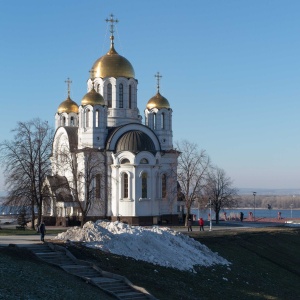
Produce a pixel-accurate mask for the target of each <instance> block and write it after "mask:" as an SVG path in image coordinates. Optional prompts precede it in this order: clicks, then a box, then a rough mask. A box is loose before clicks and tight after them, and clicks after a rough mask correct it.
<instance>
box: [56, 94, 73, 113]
mask: <svg viewBox="0 0 300 300" xmlns="http://www.w3.org/2000/svg"><path fill="white" fill-rule="evenodd" d="M57 112H58V113H59V114H61V113H64V112H65V113H67V114H69V113H75V114H77V113H78V105H77V103H76V102H74V101H73V100H72V99H71V98H70V96H68V98H67V99H66V100H65V101H63V102H62V103H61V104H60V105H59V107H58V109H57Z"/></svg>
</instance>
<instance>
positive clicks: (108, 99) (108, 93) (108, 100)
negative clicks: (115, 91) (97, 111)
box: [107, 83, 112, 108]
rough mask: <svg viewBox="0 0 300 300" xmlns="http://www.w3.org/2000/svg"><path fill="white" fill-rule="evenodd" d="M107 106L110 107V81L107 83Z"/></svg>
mask: <svg viewBox="0 0 300 300" xmlns="http://www.w3.org/2000/svg"><path fill="white" fill-rule="evenodd" d="M107 106H108V107H109V108H111V107H112V86H111V83H109V84H108V85H107Z"/></svg>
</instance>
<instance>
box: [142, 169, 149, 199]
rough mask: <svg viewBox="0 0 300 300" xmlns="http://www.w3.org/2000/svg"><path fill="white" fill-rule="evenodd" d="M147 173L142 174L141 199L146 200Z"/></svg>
mask: <svg viewBox="0 0 300 300" xmlns="http://www.w3.org/2000/svg"><path fill="white" fill-rule="evenodd" d="M147 181H148V180H147V173H143V174H142V198H147V192H148V188H147Z"/></svg>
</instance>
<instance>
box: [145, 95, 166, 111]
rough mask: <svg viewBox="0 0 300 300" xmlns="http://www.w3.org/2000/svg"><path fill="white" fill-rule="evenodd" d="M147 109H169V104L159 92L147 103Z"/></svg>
mask: <svg viewBox="0 0 300 300" xmlns="http://www.w3.org/2000/svg"><path fill="white" fill-rule="evenodd" d="M147 108H148V109H152V108H158V109H161V108H170V104H169V101H168V100H167V99H166V98H165V97H163V96H162V95H161V94H160V93H159V92H157V94H156V95H155V96H154V97H152V98H151V99H150V100H149V101H148V103H147Z"/></svg>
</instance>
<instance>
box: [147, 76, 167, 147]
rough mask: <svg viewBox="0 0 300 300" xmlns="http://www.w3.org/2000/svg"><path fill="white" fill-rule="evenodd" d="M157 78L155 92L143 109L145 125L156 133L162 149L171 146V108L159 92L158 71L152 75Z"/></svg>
mask: <svg viewBox="0 0 300 300" xmlns="http://www.w3.org/2000/svg"><path fill="white" fill-rule="evenodd" d="M154 76H155V77H156V79H157V93H156V95H155V96H153V97H152V98H151V99H150V100H149V101H148V103H147V107H146V109H145V125H146V126H148V127H150V128H151V129H152V130H153V131H154V132H155V134H156V135H157V137H158V139H159V141H160V144H161V149H162V150H170V149H172V148H173V132H172V109H171V107H170V104H169V101H168V100H167V99H166V98H165V97H163V96H162V95H161V94H160V92H159V88H160V78H161V77H162V76H161V75H160V74H159V72H158V73H157V74H156V75H154Z"/></svg>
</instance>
